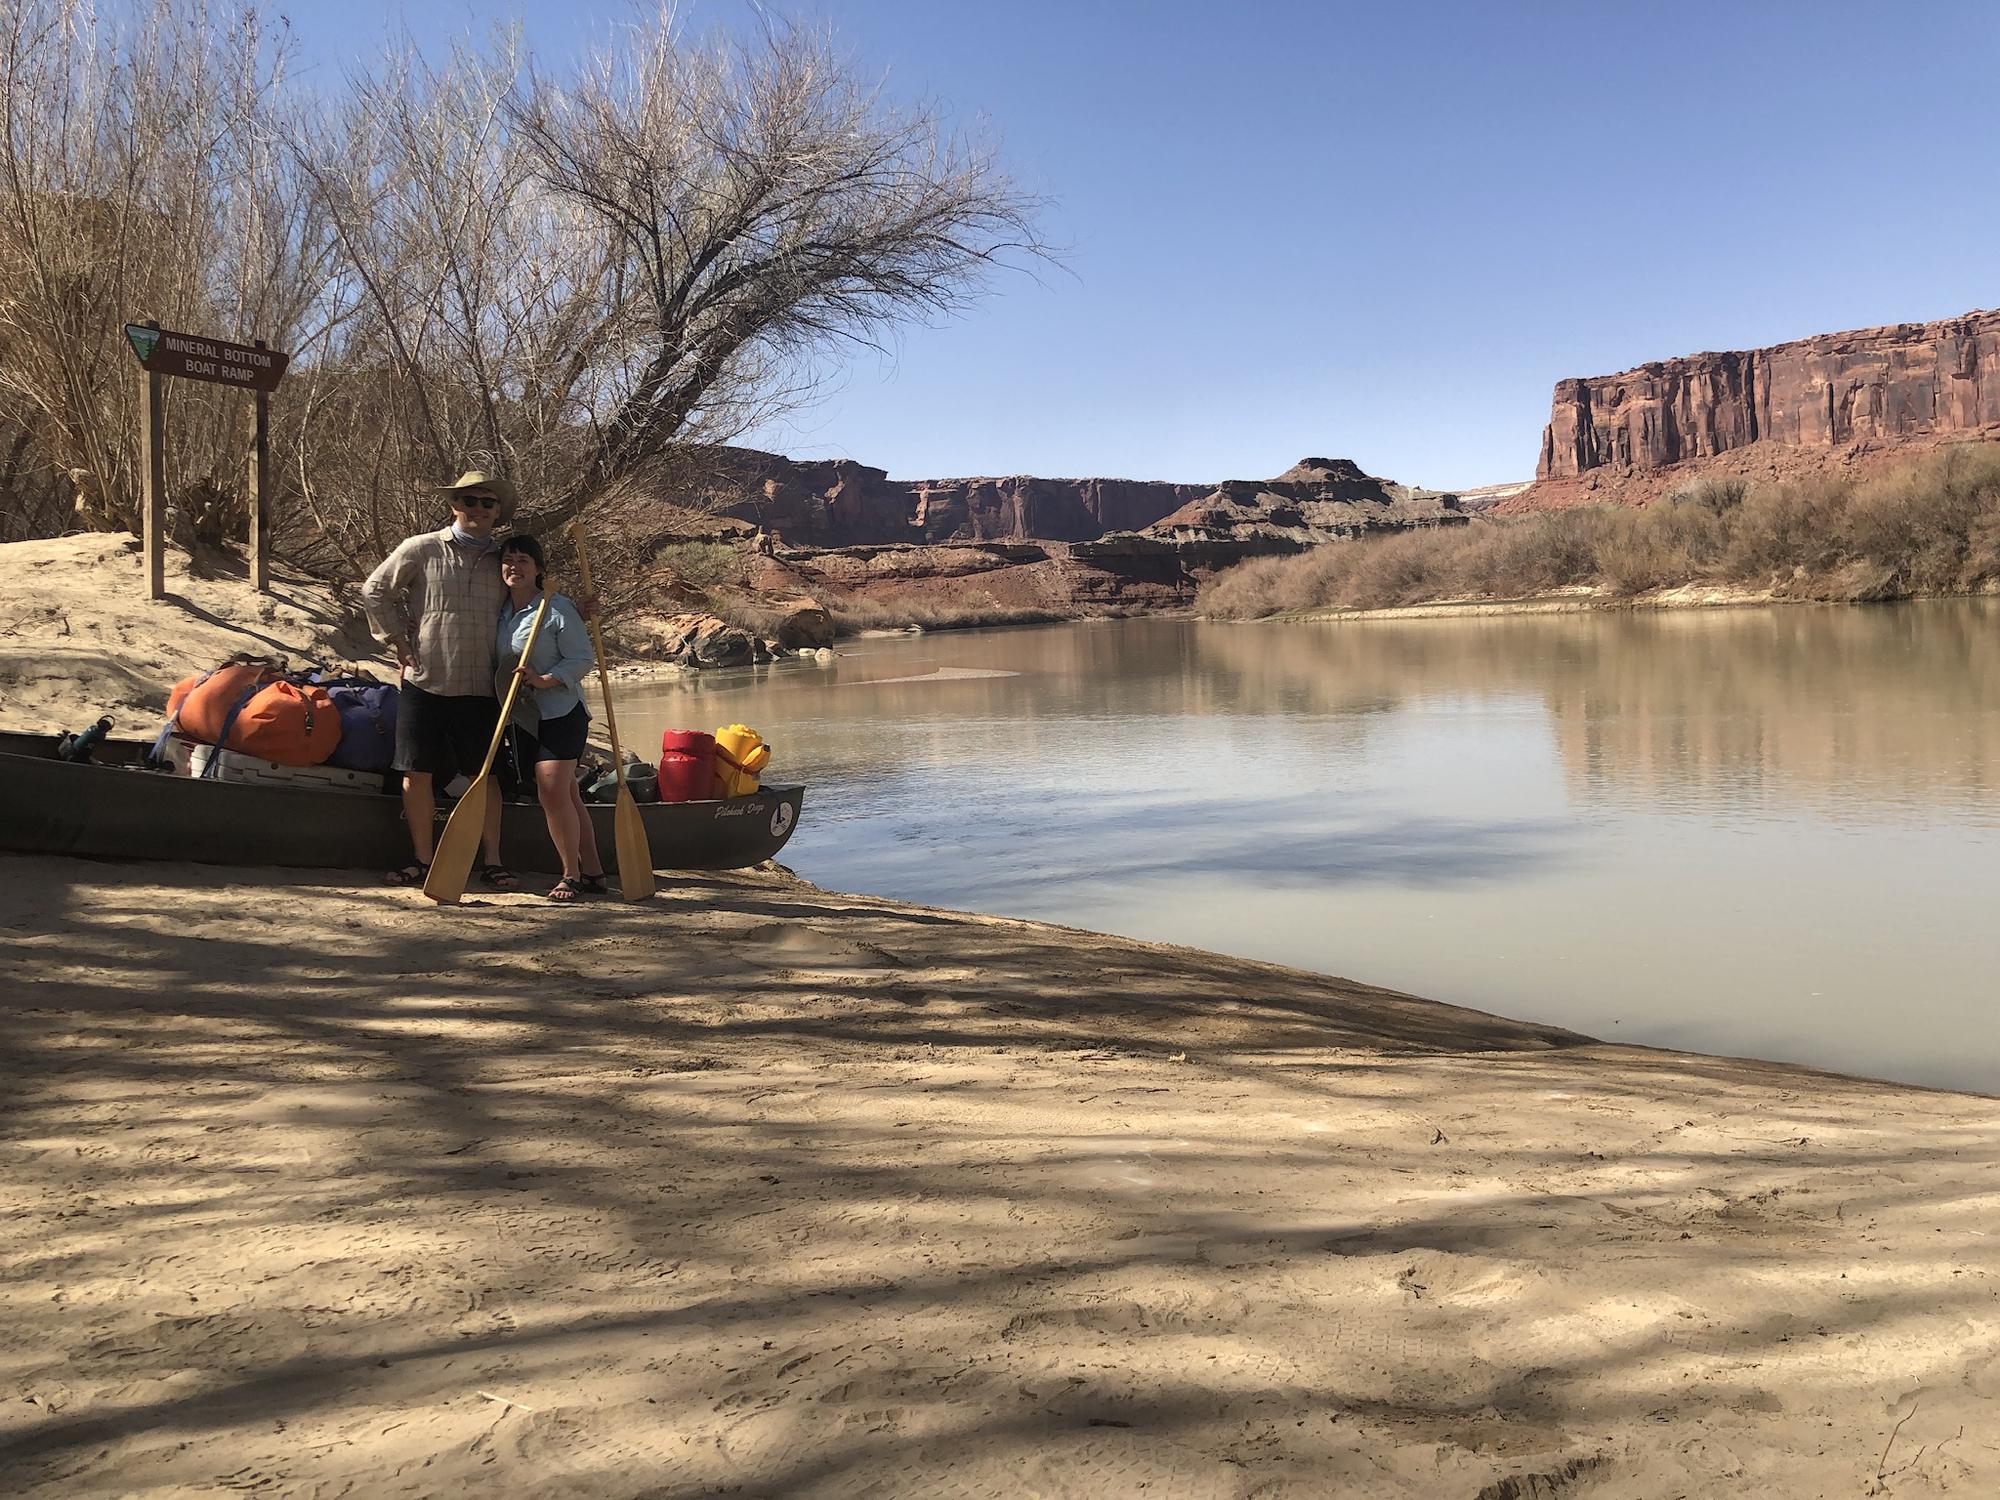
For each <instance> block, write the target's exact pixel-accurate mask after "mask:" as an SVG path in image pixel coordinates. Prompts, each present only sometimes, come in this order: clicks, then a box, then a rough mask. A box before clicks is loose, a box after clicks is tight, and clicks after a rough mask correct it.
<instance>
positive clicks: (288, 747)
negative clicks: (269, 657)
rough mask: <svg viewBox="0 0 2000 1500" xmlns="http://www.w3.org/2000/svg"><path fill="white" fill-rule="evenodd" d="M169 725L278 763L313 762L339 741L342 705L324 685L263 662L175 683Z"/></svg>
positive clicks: (191, 736)
mask: <svg viewBox="0 0 2000 1500" xmlns="http://www.w3.org/2000/svg"><path fill="white" fill-rule="evenodd" d="M167 724H168V728H169V729H170V730H171V731H173V732H175V733H178V734H180V735H183V736H185V737H186V738H188V739H195V740H200V741H202V742H204V743H206V744H210V745H220V746H222V748H223V749H225V750H237V751H241V752H242V753H243V754H245V755H254V756H256V757H257V759H259V760H267V761H270V762H272V763H273V764H274V765H280V766H316V765H318V764H320V763H321V762H322V761H324V760H325V759H326V758H327V757H328V756H329V755H331V754H333V752H334V749H335V747H336V746H338V745H339V744H340V710H339V709H337V708H335V707H334V703H333V699H331V698H329V697H328V696H327V694H326V690H325V689H324V688H320V687H315V686H312V685H310V684H305V683H297V682H291V681H289V680H287V679H286V678H284V677H281V676H279V675H278V674H277V673H276V672H273V671H272V670H271V669H270V668H269V667H268V666H266V665H264V664H263V663H262V662H239V663H236V664H233V665H231V666H226V667H217V668H216V669H215V670H214V671H212V672H203V673H200V674H198V675H196V676H194V677H188V678H184V679H182V680H181V681H180V682H177V683H175V684H174V690H173V692H172V694H170V695H169V696H168V698H167Z"/></svg>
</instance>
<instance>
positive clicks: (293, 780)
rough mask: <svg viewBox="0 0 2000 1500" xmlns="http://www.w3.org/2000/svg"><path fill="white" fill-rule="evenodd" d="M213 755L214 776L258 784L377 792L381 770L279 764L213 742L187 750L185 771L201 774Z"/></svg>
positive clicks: (323, 790) (318, 789)
mask: <svg viewBox="0 0 2000 1500" xmlns="http://www.w3.org/2000/svg"><path fill="white" fill-rule="evenodd" d="M211 759H213V760H214V761H215V763H216V765H215V780H217V781H254V782H256V783H258V784H259V785H261V786H302V787H311V788H313V789H314V790H315V791H322V792H325V791H334V792H379V791H381V790H382V773H381V772H380V771H350V770H348V769H347V768H346V767H345V766H281V765H279V764H277V762H275V761H269V760H258V759H257V758H256V757H255V756H253V755H244V754H241V753H240V752H238V751H235V750H218V749H216V748H215V746H213V745H196V746H195V747H194V748H193V749H192V750H191V751H190V752H189V754H188V768H187V773H188V775H190V776H201V775H203V774H205V773H206V772H207V770H208V763H209V761H210V760H211Z"/></svg>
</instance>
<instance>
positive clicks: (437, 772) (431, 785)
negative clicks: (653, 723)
mask: <svg viewBox="0 0 2000 1500" xmlns="http://www.w3.org/2000/svg"><path fill="white" fill-rule="evenodd" d="M438 493H440V494H443V495H448V496H450V497H451V517H452V520H451V525H449V526H447V527H445V528H444V529H443V530H442V531H426V532H423V533H421V534H420V535H418V536H413V537H411V538H410V539H409V540H408V541H406V542H404V543H402V544H401V545H400V546H398V547H397V548H396V550H395V551H393V552H391V553H390V554H389V555H388V557H386V558H384V559H383V561H382V565H381V566H380V567H379V568H377V569H376V570H375V571H374V572H373V573H371V574H369V575H368V581H367V582H366V583H364V584H363V585H362V586H361V598H362V603H363V604H364V606H365V607H366V609H367V611H368V624H369V628H370V629H372V630H373V631H374V632H375V635H376V637H377V638H378V639H380V640H381V641H382V643H383V644H384V645H386V646H388V647H390V648H391V649H392V650H394V651H395V653H396V660H397V661H398V662H399V663H400V664H401V666H402V668H403V689H402V693H401V694H400V698H399V702H398V704H397V711H396V759H395V768H396V769H397V770H398V771H401V772H402V773H403V816H404V820H405V821H406V822H408V824H409V825H410V843H411V845H412V846H413V848H414V852H415V854H416V862H415V863H414V864H409V865H405V866H404V867H403V868H402V869H400V870H395V871H392V872H390V875H389V880H390V882H391V883H392V884H395V885H422V884H423V882H424V877H425V876H426V875H427V874H428V873H429V871H430V865H431V857H432V855H433V854H434V853H435V852H436V843H435V837H434V835H435V827H434V825H435V823H436V820H437V802H436V792H435V787H436V783H437V782H438V780H439V779H440V778H441V779H443V780H445V781H450V780H451V778H452V777H453V776H454V775H456V774H457V773H459V772H463V773H464V774H465V775H467V776H477V775H478V774H479V768H480V766H481V764H482V763H483V762H484V761H485V759H486V749H487V746H488V745H489V744H491V743H492V740H493V730H494V726H495V725H497V724H498V723H499V722H500V700H499V699H498V698H496V697H495V696H494V692H493V641H494V633H495V631H496V630H497V628H498V622H499V619H500V603H501V600H502V599H503V598H505V597H506V592H507V589H506V585H505V584H503V583H502V582H501V581H500V544H499V541H498V539H497V538H496V537H495V536H494V534H493V533H494V530H495V528H496V527H498V526H499V525H500V523H501V522H503V521H506V520H508V519H510V518H511V517H512V516H513V514H514V507H515V504H516V503H517V498H518V497H517V496H516V493H515V490H514V486H513V485H512V484H510V483H509V482H508V481H507V480H505V479H503V478H501V477H500V476H499V475H497V474H489V473H486V472H485V471H484V470H480V469H472V470H469V471H467V472H466V473H464V474H461V475H460V476H459V477H458V479H457V480H456V481H455V482H454V483H452V484H448V485H443V486H441V487H440V488H439V491H438ZM501 801H502V799H501V798H499V797H489V798H488V799H487V801H486V828H485V831H484V840H483V842H484V845H485V855H486V863H485V864H484V865H483V866H482V867H481V868H480V871H479V881H480V883H481V884H482V885H485V886H487V887H489V888H490V889H494V890H511V889H513V888H514V887H515V886H516V885H518V884H519V882H518V881H517V880H516V879H515V878H514V876H513V875H512V874H511V873H510V872H509V871H508V870H507V868H506V867H505V866H504V865H502V864H501V862H500V804H501Z"/></svg>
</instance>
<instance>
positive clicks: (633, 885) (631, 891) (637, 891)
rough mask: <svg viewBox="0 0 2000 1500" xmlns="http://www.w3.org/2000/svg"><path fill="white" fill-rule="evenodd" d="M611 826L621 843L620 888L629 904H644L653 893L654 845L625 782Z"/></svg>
mask: <svg viewBox="0 0 2000 1500" xmlns="http://www.w3.org/2000/svg"><path fill="white" fill-rule="evenodd" d="M611 823H612V831H613V833H614V834H615V835H616V836H617V841H618V889H619V891H620V892H622V893H623V894H624V897H625V899H626V900H627V901H644V900H645V899H646V898H647V897H648V896H650V895H652V894H653V846H652V843H651V842H650V841H649V840H648V839H647V837H646V824H645V821H644V820H643V819H642V818H640V816H639V804H638V803H636V802H634V801H633V800H632V789H631V788H630V787H627V786H625V785H623V784H622V782H621V784H620V786H619V788H618V806H617V808H616V809H614V810H613V812H612V817H611Z"/></svg>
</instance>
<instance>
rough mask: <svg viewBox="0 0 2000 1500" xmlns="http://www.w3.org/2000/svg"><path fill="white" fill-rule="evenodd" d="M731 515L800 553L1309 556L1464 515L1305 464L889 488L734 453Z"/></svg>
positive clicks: (1425, 495)
mask: <svg viewBox="0 0 2000 1500" xmlns="http://www.w3.org/2000/svg"><path fill="white" fill-rule="evenodd" d="M718 488H719V490H720V491H721V494H720V496H719V498H720V499H721V500H722V502H723V503H722V504H721V507H720V508H721V510H722V513H723V514H725V515H727V516H731V517H734V518H736V519H738V520H740V521H743V522H746V523H749V524H751V525H754V526H757V527H759V528H761V529H763V530H765V531H766V532H771V533H775V534H776V535H778V536H779V537H780V538H782V540H783V543H784V545H785V546H786V547H787V548H791V549H797V548H801V547H805V548H837V547H880V546H895V545H899V544H903V545H916V546H949V545H967V544H979V543H1025V542H1062V543H1067V544H1072V545H1075V546H1077V547H1078V548H1080V549H1083V550H1085V551H1088V550H1090V549H1092V548H1093V547H1095V546H1096V545H1097V544H1109V545H1113V546H1119V547H1130V546H1133V545H1136V544H1137V542H1135V540H1134V539H1138V542H1154V543H1170V544H1175V545H1189V544H1205V545H1214V544H1229V545H1233V546H1236V547H1240V548H1242V549H1243V550H1245V551H1246V552H1248V551H1296V550H1301V549H1303V548H1305V547H1308V546H1312V545H1315V544H1317V543H1319V542H1323V541H1332V540H1336V539H1340V538H1344V537H1350V536H1358V535H1361V534H1362V533H1364V532H1368V531H1379V530H1395V529H1400V528H1402V527H1406V526H1435V525H1449V524H1453V523H1455V522H1458V521H1462V520H1464V519H1465V517H1464V515H1463V514H1462V513H1461V512H1460V511H1459V509H1458V504H1457V500H1456V497H1454V496H1452V495H1449V494H1444V493H1441V492H1439V491H1434V490H1420V489H1413V488H1411V487H1409V486H1406V485H1400V484H1396V483H1393V482H1391V481H1389V480H1386V479H1377V478H1374V477H1372V476H1371V475H1368V474H1366V473H1364V472H1363V471H1362V470H1361V468H1360V466H1359V465H1357V464H1355V463H1353V462H1352V461H1350V460H1348V459H1336V458H1307V459H1302V460H1300V461H1299V462H1298V463H1296V464H1294V465H1293V466H1292V467H1291V468H1290V469H1287V470H1286V471H1285V472H1284V473H1283V474H1280V475H1279V476H1278V477H1277V478H1275V479H1267V480H1229V481H1226V482H1224V483H1222V484H1219V485H1205V484H1177V483H1169V482H1164V481H1156V480H1136V479H1044V478H1038V477H1035V476H1031V475H1015V476H1012V477H1007V478H984V477H982V478H970V479H917V480H896V479H891V478H889V476H888V474H887V472H886V471H885V470H882V469H876V468H871V467H869V466H868V465H866V464H860V463H856V462H854V461H852V460H850V459H833V460H826V461H819V462H812V461H800V460H795V459H788V458H783V457H780V456H779V455H777V454H772V453H759V452H755V451H753V450H749V449H733V450H729V452H728V453H727V455H726V457H725V460H724V471H723V474H722V476H721V478H720V480H719V481H718Z"/></svg>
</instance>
